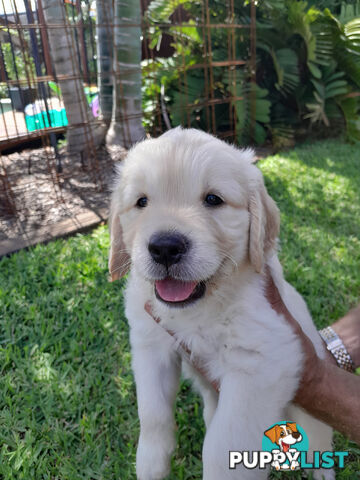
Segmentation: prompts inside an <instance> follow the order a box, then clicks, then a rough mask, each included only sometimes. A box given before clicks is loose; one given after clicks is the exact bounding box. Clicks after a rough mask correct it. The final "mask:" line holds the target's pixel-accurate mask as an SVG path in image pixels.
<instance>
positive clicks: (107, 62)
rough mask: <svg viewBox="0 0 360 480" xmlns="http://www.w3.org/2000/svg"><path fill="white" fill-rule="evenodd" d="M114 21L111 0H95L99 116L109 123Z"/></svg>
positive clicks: (111, 99)
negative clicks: (112, 25)
mask: <svg viewBox="0 0 360 480" xmlns="http://www.w3.org/2000/svg"><path fill="white" fill-rule="evenodd" d="M113 21H114V15H113V8H112V0H96V36H97V43H96V49H97V71H98V89H99V104H100V118H101V120H103V121H104V122H105V123H106V125H109V124H110V121H111V114H112V104H113V75H112V69H113V42H114V35H113V29H112V27H111V24H112V23H113Z"/></svg>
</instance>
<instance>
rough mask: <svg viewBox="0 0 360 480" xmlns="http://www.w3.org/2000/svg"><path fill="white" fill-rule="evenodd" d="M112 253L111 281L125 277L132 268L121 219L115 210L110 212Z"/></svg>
mask: <svg viewBox="0 0 360 480" xmlns="http://www.w3.org/2000/svg"><path fill="white" fill-rule="evenodd" d="M109 226H110V241H111V244H110V252H109V272H110V276H111V281H112V282H113V281H114V280H118V279H119V278H121V277H123V276H124V275H125V274H126V273H127V272H128V270H129V268H130V257H129V254H128V253H127V252H126V249H125V245H124V241H123V235H122V228H121V224H120V218H119V214H118V213H117V211H116V210H115V209H114V210H113V211H111V212H110V219H109Z"/></svg>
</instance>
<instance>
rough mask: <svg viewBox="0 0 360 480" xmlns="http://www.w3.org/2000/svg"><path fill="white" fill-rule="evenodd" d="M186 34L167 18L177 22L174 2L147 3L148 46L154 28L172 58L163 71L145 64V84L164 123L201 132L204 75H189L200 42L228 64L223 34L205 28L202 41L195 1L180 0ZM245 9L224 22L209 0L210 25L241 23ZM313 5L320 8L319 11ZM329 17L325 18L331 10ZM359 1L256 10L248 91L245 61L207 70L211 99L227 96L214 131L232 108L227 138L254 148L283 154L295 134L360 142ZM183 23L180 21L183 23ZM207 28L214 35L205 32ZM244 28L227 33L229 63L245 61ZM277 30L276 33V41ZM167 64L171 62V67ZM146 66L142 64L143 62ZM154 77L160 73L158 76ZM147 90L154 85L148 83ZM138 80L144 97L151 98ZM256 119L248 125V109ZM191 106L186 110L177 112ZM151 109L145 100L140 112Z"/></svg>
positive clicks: (214, 0)
mask: <svg viewBox="0 0 360 480" xmlns="http://www.w3.org/2000/svg"><path fill="white" fill-rule="evenodd" d="M180 3H181V9H182V10H183V11H185V12H186V19H187V22H188V27H186V29H185V30H184V29H180V28H179V27H178V26H177V25H172V24H171V23H170V20H171V19H173V18H177V15H178V13H179V1H176V2H175V1H166V0H154V1H153V2H151V3H150V5H149V8H148V13H147V18H146V21H147V22H149V21H150V23H151V22H152V25H153V37H152V38H153V43H152V46H154V47H155V46H156V45H158V44H159V43H160V41H161V34H162V28H161V27H158V25H163V24H164V23H169V28H168V30H167V31H169V33H170V34H171V35H172V37H173V47H174V55H173V57H172V58H171V59H168V60H167V67H169V66H170V67H171V68H168V71H167V72H164V68H163V65H161V62H154V63H153V64H152V66H151V69H152V74H153V78H155V79H156V80H157V81H158V82H161V84H162V85H163V86H164V87H165V91H166V99H167V102H168V105H169V110H170V117H171V120H172V123H173V125H177V124H179V123H183V124H184V123H185V124H188V125H191V126H196V127H199V128H205V129H209V122H208V107H207V106H206V101H205V98H206V91H205V90H206V88H205V87H206V80H207V79H206V76H205V75H204V70H201V69H198V70H194V69H193V65H194V64H195V65H196V64H197V63H202V60H201V58H202V54H203V49H204V43H205V42H209V41H211V45H212V60H214V61H216V60H219V59H224V58H228V51H227V40H226V33H224V31H222V30H220V29H219V30H216V29H212V31H211V38H204V35H203V32H202V31H201V28H200V27H196V25H194V19H199V18H201V15H202V13H203V12H202V8H203V7H202V2H201V1H200V0H190V1H187V2H185V1H181V2H180ZM247 3H248V2H243V3H242V4H237V5H236V8H235V11H234V16H233V18H229V17H227V16H226V9H225V6H224V5H223V4H222V3H221V2H220V1H219V0H209V18H210V19H211V18H215V16H216V21H217V22H219V23H221V22H223V23H226V22H227V23H229V22H230V23H231V22H232V21H233V22H235V23H242V24H249V22H250V19H249V9H248V5H247ZM319 5H320V4H319ZM330 9H331V10H330ZM359 12H360V1H359V0H357V1H356V2H352V3H345V2H341V1H338V0H333V1H331V0H327V1H325V0H324V1H322V2H321V8H319V6H318V2H310V3H309V4H308V3H307V2H305V1H294V0H276V1H271V2H270V1H268V0H262V1H260V2H259V3H258V7H257V63H256V84H257V85H256V86H253V87H252V86H251V82H250V78H251V75H250V66H249V63H247V64H245V66H244V67H239V68H238V67H237V68H236V69H233V70H231V69H217V68H215V69H213V84H212V87H213V98H214V99H217V98H221V97H235V98H243V101H234V102H229V103H228V104H227V105H221V106H220V105H218V106H216V107H212V108H214V109H216V114H215V116H214V117H215V122H216V130H217V131H220V132H221V131H222V130H226V129H229V127H231V126H230V125H229V118H231V112H230V110H231V109H232V111H233V114H234V115H235V119H236V122H235V125H236V139H237V141H238V142H241V143H244V142H246V143H248V142H250V141H254V142H255V143H263V142H264V141H265V140H266V139H270V140H271V141H272V143H273V144H274V145H275V146H276V147H278V148H282V147H284V146H289V145H292V144H293V143H294V140H295V137H296V135H298V134H299V133H300V132H301V133H304V132H311V131H312V132H314V131H315V129H316V131H319V132H322V134H325V135H326V134H327V132H329V133H330V132H331V134H333V130H334V128H336V129H338V130H341V129H345V132H346V135H347V138H348V139H349V140H351V141H358V140H360V126H359V122H358V121H357V114H358V110H359V97H358V94H357V92H359V88H360V15H359ZM183 23H184V22H183ZM213 30H215V31H213ZM247 32H248V30H243V31H241V33H240V31H238V32H237V33H236V35H237V37H236V42H235V43H236V45H237V51H236V52H234V53H235V58H240V59H245V60H246V59H247V58H248V44H249V36H248V34H247ZM280 32H281V34H279V33H280ZM170 60H171V61H170ZM147 65H149V63H148V64H147ZM157 73H159V75H157ZM155 83H156V82H155ZM156 88H158V89H159V90H160V85H159V84H158V85H157V87H156V86H154V85H152V86H151V89H150V88H148V86H147V81H145V86H144V96H145V101H146V98H147V95H149V94H151V92H152V91H154V89H156ZM252 102H255V112H256V113H255V118H253V120H251V113H252V112H253V111H254V106H252ZM187 104H190V107H187V108H186V105H187ZM149 105H150V102H148V105H147V106H148V107H149Z"/></svg>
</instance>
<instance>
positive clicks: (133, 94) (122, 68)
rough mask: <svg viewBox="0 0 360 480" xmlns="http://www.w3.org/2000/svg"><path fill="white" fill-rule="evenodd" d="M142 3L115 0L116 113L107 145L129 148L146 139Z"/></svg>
mask: <svg viewBox="0 0 360 480" xmlns="http://www.w3.org/2000/svg"><path fill="white" fill-rule="evenodd" d="M140 22H141V9H140V0H115V30H114V73H115V79H114V80H115V85H114V89H113V110H112V118H111V124H110V128H109V130H108V133H107V136H106V143H107V144H108V145H110V146H112V145H120V146H123V147H126V148H127V147H129V146H130V145H131V144H133V143H134V142H137V141H139V140H141V139H143V138H144V136H145V132H144V129H143V126H142V106H141V39H140V36H141V25H140Z"/></svg>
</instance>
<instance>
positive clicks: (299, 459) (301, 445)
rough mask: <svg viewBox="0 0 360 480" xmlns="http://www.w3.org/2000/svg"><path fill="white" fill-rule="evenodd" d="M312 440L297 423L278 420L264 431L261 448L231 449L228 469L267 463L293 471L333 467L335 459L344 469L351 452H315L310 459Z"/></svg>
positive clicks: (259, 466) (263, 465)
mask: <svg viewBox="0 0 360 480" xmlns="http://www.w3.org/2000/svg"><path fill="white" fill-rule="evenodd" d="M308 450H309V440H308V437H307V435H306V432H305V430H304V429H303V428H302V427H301V426H300V425H299V424H297V423H295V422H287V421H284V422H277V423H275V424H274V425H272V426H271V427H269V428H267V429H266V430H265V431H264V435H263V439H262V451H253V452H250V451H243V452H238V451H230V452H229V468H230V469H235V468H236V467H237V466H238V465H241V464H242V465H243V466H244V467H245V468H248V469H253V468H260V469H265V468H266V467H267V466H268V465H270V466H271V468H272V469H275V470H277V471H294V470H300V469H304V468H311V469H318V468H326V469H329V468H333V467H334V466H335V462H336V464H337V466H338V467H339V468H344V466H345V457H347V456H348V455H349V452H329V451H326V452H319V451H315V452H314V454H313V456H312V459H311V461H308Z"/></svg>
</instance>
